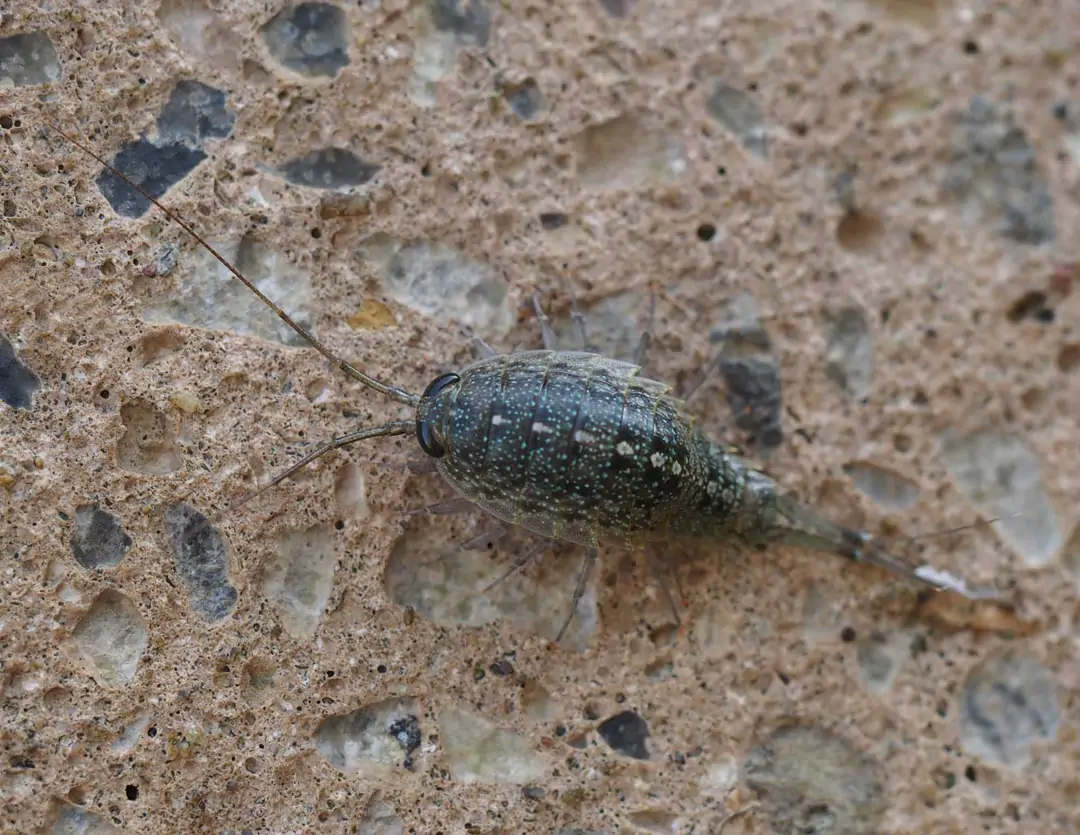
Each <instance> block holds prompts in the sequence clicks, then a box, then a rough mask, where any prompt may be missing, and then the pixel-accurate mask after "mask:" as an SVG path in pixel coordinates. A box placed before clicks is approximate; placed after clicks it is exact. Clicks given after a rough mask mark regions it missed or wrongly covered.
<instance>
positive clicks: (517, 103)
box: [499, 78, 544, 122]
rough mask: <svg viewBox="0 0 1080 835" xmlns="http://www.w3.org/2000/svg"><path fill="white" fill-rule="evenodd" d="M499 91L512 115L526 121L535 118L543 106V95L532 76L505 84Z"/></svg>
mask: <svg viewBox="0 0 1080 835" xmlns="http://www.w3.org/2000/svg"><path fill="white" fill-rule="evenodd" d="M499 92H500V93H501V94H502V97H503V98H504V99H505V100H506V103H507V104H508V105H509V106H510V109H511V110H512V111H513V112H514V115H515V116H517V117H518V118H519V119H522V120H524V121H526V122H527V121H529V120H531V119H533V118H535V117H536V115H537V114H538V113H539V112H540V109H541V108H542V107H543V106H544V96H543V95H542V94H541V92H540V88H539V87H538V86H537V85H536V79H534V78H526V79H525V80H524V81H521V82H519V83H517V84H505V85H503V86H502V87H501V88H500V89H499Z"/></svg>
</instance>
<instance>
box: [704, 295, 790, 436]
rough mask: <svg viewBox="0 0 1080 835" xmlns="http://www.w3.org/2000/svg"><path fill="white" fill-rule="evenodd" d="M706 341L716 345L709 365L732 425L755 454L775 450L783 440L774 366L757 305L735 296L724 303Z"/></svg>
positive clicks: (777, 370)
mask: <svg viewBox="0 0 1080 835" xmlns="http://www.w3.org/2000/svg"><path fill="white" fill-rule="evenodd" d="M709 341H710V342H712V343H713V344H714V345H719V349H718V353H717V355H716V359H715V360H714V362H716V363H717V364H718V366H719V370H720V376H721V377H722V378H723V380H724V384H725V386H726V389H727V403H728V408H729V409H730V410H731V413H732V415H733V416H734V418H735V425H736V426H737V427H738V428H739V429H741V430H742V431H743V432H746V433H748V434H749V436H750V438H749V441H750V443H751V445H753V446H755V447H756V448H757V449H758V450H759V451H761V452H766V451H768V450H770V449H773V448H775V447H777V446H779V445H780V443H781V442H782V441H783V438H784V433H783V427H782V416H781V409H782V406H783V401H782V397H781V379H780V366H779V364H778V363H777V361H776V358H775V357H774V356H773V354H772V341H771V340H770V339H769V335H768V333H767V332H766V331H765V329H764V327H763V326H762V324H761V314H760V311H759V309H758V305H757V302H756V301H755V299H754V298H753V297H752V296H751V295H750V294H749V293H740V294H739V295H737V296H736V297H735V298H733V299H732V300H731V301H730V302H729V304H728V309H727V311H726V313H725V316H724V319H723V320H722V321H721V322H720V323H719V324H717V325H716V326H715V327H713V328H712V330H710V332H709ZM702 371H704V369H702Z"/></svg>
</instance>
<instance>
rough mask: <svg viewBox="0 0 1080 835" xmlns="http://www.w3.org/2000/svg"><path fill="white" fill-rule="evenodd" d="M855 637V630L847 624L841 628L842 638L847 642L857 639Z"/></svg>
mask: <svg viewBox="0 0 1080 835" xmlns="http://www.w3.org/2000/svg"><path fill="white" fill-rule="evenodd" d="M855 637H856V633H855V630H854V629H853V628H852V627H850V626H845V627H844V628H843V629H841V630H840V640H841V641H843V642H844V643H845V644H850V643H851V642H852V641H854V640H855Z"/></svg>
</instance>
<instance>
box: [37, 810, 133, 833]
mask: <svg viewBox="0 0 1080 835" xmlns="http://www.w3.org/2000/svg"><path fill="white" fill-rule="evenodd" d="M122 831H123V830H120V829H117V828H116V827H115V826H113V825H112V824H111V823H109V821H108V820H106V819H105V818H103V817H102V816H101V815H98V814H95V813H94V812H91V811H90V810H88V809H82V808H80V807H78V806H72V805H71V804H70V803H61V804H59V805H58V807H57V809H56V816H55V818H54V819H53V825H52V828H51V829H50V830H49V833H50V835H121V833H122Z"/></svg>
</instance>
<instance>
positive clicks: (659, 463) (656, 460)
mask: <svg viewBox="0 0 1080 835" xmlns="http://www.w3.org/2000/svg"><path fill="white" fill-rule="evenodd" d="M649 460H650V461H652V465H653V466H654V467H657V468H660V467H663V466H664V462H665V461H667V459H666V458H665V457H664V456H663V455H662V454H661V453H659V452H654V453H653V454H652V455H650V456H649Z"/></svg>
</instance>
